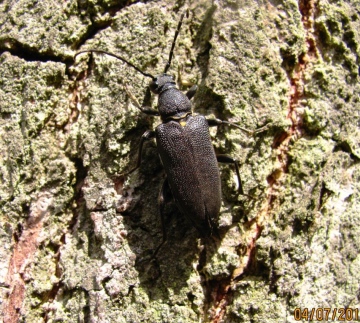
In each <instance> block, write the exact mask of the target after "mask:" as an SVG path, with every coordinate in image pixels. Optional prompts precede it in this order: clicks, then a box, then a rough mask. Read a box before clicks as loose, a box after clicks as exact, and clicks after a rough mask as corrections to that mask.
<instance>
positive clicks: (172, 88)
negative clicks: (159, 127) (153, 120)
mask: <svg viewBox="0 0 360 323" xmlns="http://www.w3.org/2000/svg"><path fill="white" fill-rule="evenodd" d="M150 90H151V91H152V92H153V93H156V94H158V95H159V99H158V110H159V113H160V116H161V119H162V120H163V121H164V120H167V119H172V118H174V119H179V118H182V117H185V116H186V115H188V114H189V113H191V102H190V100H189V99H188V97H187V96H186V95H185V94H184V93H182V92H181V91H180V90H179V89H177V88H176V83H175V81H174V78H173V77H172V76H171V75H168V74H162V75H160V76H158V77H156V78H154V79H153V81H152V82H151V83H150Z"/></svg>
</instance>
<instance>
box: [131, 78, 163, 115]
mask: <svg viewBox="0 0 360 323" xmlns="http://www.w3.org/2000/svg"><path fill="white" fill-rule="evenodd" d="M124 89H125V92H126V94H127V95H128V96H129V98H130V99H131V100H132V101H133V102H134V105H135V106H136V107H137V108H138V109H139V110H140V111H141V112H143V113H145V114H147V115H150V116H159V111H158V110H156V109H153V108H152V107H147V106H142V105H140V103H139V102H138V100H137V99H136V97H135V96H134V95H133V94H132V93H131V91H130V90H129V89H128V87H127V85H126V84H124Z"/></svg>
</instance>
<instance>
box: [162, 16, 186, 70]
mask: <svg viewBox="0 0 360 323" xmlns="http://www.w3.org/2000/svg"><path fill="white" fill-rule="evenodd" d="M184 16H185V12H184V13H183V14H182V15H181V17H180V21H179V23H178V26H177V28H176V31H175V36H174V40H173V42H172V44H171V49H170V54H169V59H168V62H167V63H166V65H165V69H164V74H165V73H166V72H167V71H168V69H169V67H170V65H171V60H172V57H173V54H174V47H175V43H176V38H177V36H178V35H179V32H180V28H181V25H182V21H183V19H184Z"/></svg>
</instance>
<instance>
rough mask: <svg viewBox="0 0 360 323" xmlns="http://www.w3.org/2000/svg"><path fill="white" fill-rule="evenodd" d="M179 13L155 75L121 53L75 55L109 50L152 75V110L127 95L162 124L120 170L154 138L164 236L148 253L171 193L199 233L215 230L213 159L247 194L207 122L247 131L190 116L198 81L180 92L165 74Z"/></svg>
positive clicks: (217, 186)
mask: <svg viewBox="0 0 360 323" xmlns="http://www.w3.org/2000/svg"><path fill="white" fill-rule="evenodd" d="M184 15H185V13H183V14H182V15H181V18H180V20H179V23H178V26H177V29H176V31H175V36H174V39H173V42H172V45H171V49H170V53H169V59H168V61H167V63H166V66H165V69H164V72H163V73H162V74H160V75H158V76H153V75H151V74H149V73H146V72H143V71H142V70H141V69H140V68H138V67H136V66H135V65H133V64H132V63H130V62H128V61H127V60H126V59H124V58H123V57H121V56H118V55H115V54H112V53H109V52H106V51H103V50H96V49H89V50H83V51H80V52H78V53H76V55H75V57H76V56H77V55H80V54H82V53H89V52H90V53H99V54H106V55H110V56H113V57H115V58H117V59H119V60H121V61H122V62H124V63H126V64H127V65H129V66H130V67H132V68H134V69H135V70H136V71H138V72H139V73H141V74H142V75H144V76H145V77H149V78H151V79H152V80H151V82H150V85H149V88H150V90H151V92H153V93H154V94H156V95H158V107H157V109H153V108H151V107H147V106H140V104H138V103H137V101H136V100H135V99H134V98H133V97H132V95H131V94H130V93H129V92H128V90H127V88H126V91H127V92H128V95H129V96H130V97H131V98H132V99H134V101H135V103H136V106H137V108H139V109H140V110H141V111H142V112H143V113H145V114H147V115H151V116H160V118H161V121H162V123H161V124H160V125H158V126H157V127H156V129H155V131H154V130H148V131H146V132H145V133H144V134H143V135H142V137H141V139H140V144H139V152H138V158H137V163H136V166H135V167H134V168H133V169H131V170H130V171H128V172H127V173H125V174H124V175H128V174H130V173H132V172H133V171H135V170H136V169H137V168H139V167H140V164H141V159H142V148H143V145H144V142H145V141H147V140H150V139H153V138H155V139H156V144H157V149H158V153H159V156H160V159H161V162H162V165H163V167H164V169H165V173H166V177H165V179H164V182H163V184H162V187H161V189H160V193H159V210H160V217H161V224H162V233H163V240H162V242H161V244H160V245H159V246H158V247H157V248H156V250H155V252H154V254H153V256H155V255H156V254H157V252H158V251H159V249H160V247H161V246H162V245H163V244H164V243H165V242H166V228H165V226H164V207H165V205H166V204H167V202H169V201H170V200H171V197H172V198H173V199H174V200H175V203H176V205H177V207H178V208H179V210H180V212H181V213H182V214H183V215H184V216H185V217H186V218H187V219H188V220H190V222H191V223H192V225H193V226H194V227H196V229H197V230H198V231H199V233H200V235H201V236H202V237H210V236H213V235H215V234H216V233H217V220H218V216H219V212H220V206H221V181H220V173H219V168H218V162H221V163H229V164H233V165H234V166H235V170H236V175H237V178H238V192H239V193H240V194H242V195H246V194H244V192H243V188H242V183H241V178H240V171H239V163H238V161H237V160H236V159H233V158H232V157H230V156H228V155H216V154H215V151H214V147H213V145H212V143H211V138H210V132H209V127H211V126H218V125H223V124H227V125H231V126H234V127H237V128H239V129H241V130H243V131H245V132H251V131H249V130H247V129H244V128H242V127H240V126H238V125H236V124H233V123H230V122H228V121H223V120H220V119H206V118H205V117H204V116H202V115H194V114H193V112H192V109H191V102H190V100H191V99H192V98H193V97H194V95H195V93H196V90H197V86H196V85H194V86H192V87H191V88H190V89H189V90H188V91H187V93H186V94H184V93H182V92H181V91H180V90H179V89H178V88H177V87H176V83H175V79H174V77H173V76H171V75H169V74H167V71H168V69H169V68H170V66H171V60H172V57H173V53H174V47H175V44H176V39H177V37H178V35H179V32H180V29H181V25H182V22H183V18H184ZM75 57H74V58H75Z"/></svg>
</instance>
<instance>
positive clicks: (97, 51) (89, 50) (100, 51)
mask: <svg viewBox="0 0 360 323" xmlns="http://www.w3.org/2000/svg"><path fill="white" fill-rule="evenodd" d="M175 39H176V38H175ZM82 53H99V54H106V55H109V56H112V57H115V58H117V59H119V60H120V61H122V62H124V63H126V64H128V65H129V66H131V67H132V68H134V69H135V70H137V71H138V72H139V73H141V74H142V75H144V76H146V77H150V78H152V79H153V80H154V79H155V77H154V76H152V75H151V74H150V73H145V72H143V71H142V70H141V69H140V68H138V67H136V66H135V65H134V64H132V63H130V62H128V61H127V60H126V59H125V58H122V57H121V56H118V55H115V54H112V53H109V52H106V51H104V50H98V49H88V50H82V51H80V52H77V53H76V54H75V56H74V59H75V58H76V56H78V55H80V54H82Z"/></svg>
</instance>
